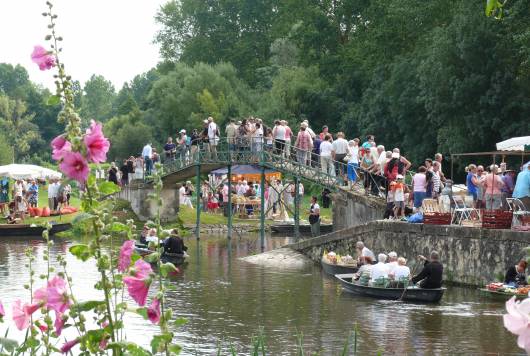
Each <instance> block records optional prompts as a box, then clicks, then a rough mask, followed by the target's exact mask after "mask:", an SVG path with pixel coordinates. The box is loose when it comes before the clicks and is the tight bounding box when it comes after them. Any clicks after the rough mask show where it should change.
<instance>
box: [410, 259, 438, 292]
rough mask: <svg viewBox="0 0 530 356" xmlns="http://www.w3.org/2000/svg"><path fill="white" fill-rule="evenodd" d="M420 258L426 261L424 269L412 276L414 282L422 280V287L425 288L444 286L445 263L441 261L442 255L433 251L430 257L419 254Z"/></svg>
mask: <svg viewBox="0 0 530 356" xmlns="http://www.w3.org/2000/svg"><path fill="white" fill-rule="evenodd" d="M418 258H419V259H420V260H422V261H424V265H423V270H422V271H421V272H420V273H419V274H418V275H416V276H414V277H413V278H412V283H414V284H416V283H418V282H420V287H421V288H425V289H436V288H441V287H442V275H443V270H444V268H443V265H442V264H441V263H440V255H439V254H438V252H436V251H432V252H431V255H430V259H427V258H426V257H424V256H422V255H419V256H418Z"/></svg>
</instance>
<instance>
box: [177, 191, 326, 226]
mask: <svg viewBox="0 0 530 356" xmlns="http://www.w3.org/2000/svg"><path fill="white" fill-rule="evenodd" d="M310 200H311V197H310V196H309V195H307V196H304V198H303V199H302V202H301V203H300V219H301V220H307V218H308V210H309V206H310V205H311V204H310ZM192 202H193V204H194V205H195V198H193V200H192ZM179 216H180V219H181V220H182V222H183V223H184V224H186V225H190V224H195V223H196V221H197V210H196V209H195V208H194V209H190V208H188V207H180V212H179ZM289 216H290V217H292V214H289ZM320 216H321V218H322V220H323V222H332V217H331V208H328V209H324V208H322V207H321V208H320ZM201 223H202V224H205V225H224V224H227V223H228V219H227V218H226V217H224V216H223V214H222V212H220V213H218V214H214V213H205V212H202V211H201ZM232 223H233V224H256V225H259V215H256V216H255V219H240V218H236V217H234V219H233V220H232ZM265 223H266V224H272V223H273V221H272V220H269V219H266V220H265Z"/></svg>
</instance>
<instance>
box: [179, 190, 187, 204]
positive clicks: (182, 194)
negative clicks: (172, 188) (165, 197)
mask: <svg viewBox="0 0 530 356" xmlns="http://www.w3.org/2000/svg"><path fill="white" fill-rule="evenodd" d="M186 198H187V196H186V188H185V187H184V186H182V187H180V189H179V200H180V204H184V203H185V201H186Z"/></svg>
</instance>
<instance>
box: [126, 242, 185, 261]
mask: <svg viewBox="0 0 530 356" xmlns="http://www.w3.org/2000/svg"><path fill="white" fill-rule="evenodd" d="M134 251H135V252H136V253H137V254H139V255H140V256H142V257H146V256H149V255H151V254H152V253H154V252H155V251H153V250H150V249H149V248H148V246H147V245H143V244H138V243H137V244H136V245H135V247H134ZM187 257H188V254H187V253H170V252H164V253H162V256H160V261H161V262H162V263H167V262H170V263H172V264H174V265H175V266H178V265H182V264H184V263H186V258H187Z"/></svg>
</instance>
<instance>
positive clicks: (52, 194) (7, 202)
mask: <svg viewBox="0 0 530 356" xmlns="http://www.w3.org/2000/svg"><path fill="white" fill-rule="evenodd" d="M45 184H46V181H44V180H37V179H15V180H14V182H13V187H12V189H11V190H10V187H9V185H10V180H9V178H7V177H3V178H2V179H1V180H0V188H1V194H0V209H1V213H2V214H4V215H5V217H6V219H7V221H8V223H17V222H19V221H23V220H24V219H25V217H26V216H27V215H28V214H29V210H31V208H37V207H38V204H39V191H40V187H41V186H43V185H45ZM10 193H11V195H10ZM71 193H72V187H71V186H70V184H69V183H68V182H65V183H61V180H60V179H58V178H50V179H49V184H48V209H49V211H50V212H51V213H52V212H56V211H61V208H63V207H66V206H69V205H70V198H71Z"/></svg>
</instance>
